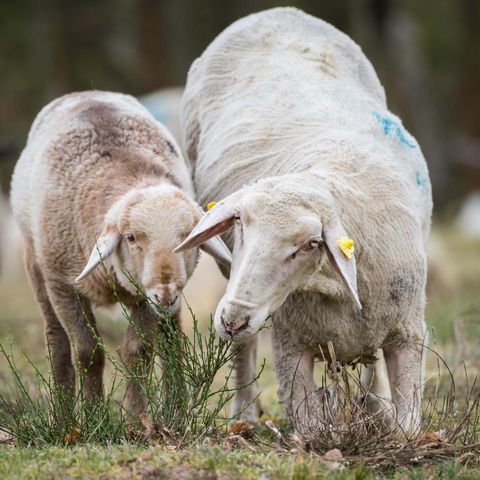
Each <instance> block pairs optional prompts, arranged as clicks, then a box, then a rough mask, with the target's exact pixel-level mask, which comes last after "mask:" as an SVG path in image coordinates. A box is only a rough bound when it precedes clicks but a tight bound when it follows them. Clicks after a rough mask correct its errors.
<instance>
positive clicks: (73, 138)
mask: <svg viewBox="0 0 480 480" xmlns="http://www.w3.org/2000/svg"><path fill="white" fill-rule="evenodd" d="M11 204H12V207H13V212H14V216H15V219H16V221H17V223H18V225H19V226H20V229H21V231H22V233H23V236H24V239H25V257H26V267H27V272H28V275H29V277H30V280H31V283H32V287H33V290H34V293H35V296H36V298H37V301H38V303H39V305H40V308H41V310H42V313H43V316H44V317H45V329H46V339H47V344H48V347H49V349H50V352H51V355H52V361H53V369H54V376H55V380H56V382H57V383H58V384H59V385H60V386H61V387H62V388H64V389H65V390H66V391H69V392H72V393H73V391H74V385H75V374H74V367H73V363H72V352H74V353H75V355H76V356H77V357H78V361H79V364H80V368H82V369H83V370H84V371H86V378H85V382H84V391H85V395H86V396H87V398H95V397H96V396H98V395H100V394H101V392H102V372H103V366H104V353H103V351H102V349H101V348H99V346H98V344H97V338H96V335H97V334H96V324H95V318H94V316H93V314H92V307H94V306H102V305H109V304H113V303H115V302H117V300H120V301H121V302H122V303H123V304H124V305H126V306H128V307H130V309H131V313H130V316H131V322H132V323H131V325H129V327H128V330H127V332H126V336H125V342H124V346H123V352H122V356H123V359H124V361H125V363H126V364H127V366H128V368H129V369H137V370H138V375H139V376H140V377H141V376H142V375H141V372H142V371H143V370H144V369H145V368H146V367H147V363H148V358H149V352H148V348H147V345H144V343H145V342H144V341H143V338H142V337H143V336H145V337H146V338H147V339H151V338H152V335H153V334H154V332H155V331H156V330H157V329H158V328H159V322H158V312H157V311H156V310H155V306H161V307H163V309H164V310H167V311H169V312H171V314H172V315H173V316H174V317H175V318H176V319H177V320H179V310H180V300H181V293H182V289H183V287H184V286H185V284H186V282H187V280H188V278H189V277H190V275H191V274H192V272H193V270H194V268H195V265H196V262H197V252H196V251H192V252H190V253H184V254H173V253H172V250H173V248H174V246H175V245H176V244H178V242H179V241H181V240H182V239H184V238H185V237H186V236H187V235H188V233H189V232H190V231H191V229H192V228H193V226H194V225H195V224H196V222H197V221H198V220H199V219H200V218H201V215H202V213H201V211H200V209H199V207H198V205H197V204H196V203H195V202H194V201H193V200H192V186H191V181H190V178H189V174H188V171H187V168H186V165H185V164H184V161H183V158H182V156H181V153H180V149H179V148H178V146H177V144H176V142H175V140H174V139H173V137H172V136H171V135H170V134H169V133H168V131H167V130H166V129H165V128H164V127H163V126H162V125H161V124H160V123H158V122H157V121H155V120H154V118H153V117H152V116H151V115H150V114H149V113H148V112H147V110H145V108H144V107H142V106H141V105H140V104H139V103H138V102H137V101H136V100H135V99H134V98H133V97H130V96H127V95H121V94H117V93H110V92H97V91H91V92H83V93H73V94H70V95H66V96H63V97H61V98H59V99H57V100H55V101H53V102H51V103H50V104H48V105H47V106H46V107H45V108H44V109H43V110H42V111H41V112H40V113H39V115H38V116H37V118H36V119H35V121H34V123H33V125H32V128H31V130H30V134H29V137H28V142H27V145H26V147H25V149H24V151H23V153H22V155H21V157H20V159H19V161H18V163H17V165H16V168H15V172H14V175H13V179H12V192H11ZM206 250H207V251H209V252H210V253H212V254H214V255H216V256H217V258H218V259H219V260H220V261H226V262H228V261H229V258H230V253H229V251H228V249H227V248H226V247H225V246H224V245H223V244H222V243H221V242H216V243H210V244H209V245H208V246H207V248H206ZM102 259H103V260H104V266H105V268H103V267H100V266H99V265H100V264H101V263H102ZM129 276H130V277H132V278H133V281H134V282H133V283H132V281H131V280H132V278H129ZM134 283H136V284H138V285H139V286H140V287H142V288H143V289H144V291H145V292H146V294H147V296H148V298H149V299H150V300H151V302H152V303H150V302H149V301H148V300H141V299H139V297H138V295H137V289H136V285H135V284H134ZM114 290H115V291H116V294H115V293H114ZM152 304H155V305H154V306H152ZM142 391H143V390H142V388H141V385H139V384H138V382H134V381H131V380H128V381H127V389H126V396H125V407H126V409H127V411H128V412H132V414H136V413H140V412H142V411H143V410H144V409H145V398H144V395H143V394H142ZM132 416H134V415H132Z"/></svg>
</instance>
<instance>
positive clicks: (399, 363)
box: [385, 345, 424, 436]
mask: <svg viewBox="0 0 480 480" xmlns="http://www.w3.org/2000/svg"><path fill="white" fill-rule="evenodd" d="M385 361H386V363H387V370H388V376H389V379H390V386H391V390H392V400H393V403H394V405H395V407H396V409H397V422H398V425H399V427H400V429H401V431H402V432H403V433H404V434H405V435H406V436H410V435H412V434H415V433H416V432H417V430H418V427H419V425H420V420H421V408H420V407H421V398H422V389H423V368H424V366H423V358H422V346H421V345H419V346H418V345H404V346H399V347H396V348H389V349H388V350H387V349H385Z"/></svg>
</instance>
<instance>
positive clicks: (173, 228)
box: [76, 183, 231, 312]
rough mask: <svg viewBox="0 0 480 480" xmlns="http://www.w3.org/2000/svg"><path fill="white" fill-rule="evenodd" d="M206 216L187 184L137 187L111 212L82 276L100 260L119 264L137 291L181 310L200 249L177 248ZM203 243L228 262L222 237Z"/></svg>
mask: <svg viewBox="0 0 480 480" xmlns="http://www.w3.org/2000/svg"><path fill="white" fill-rule="evenodd" d="M201 217H202V211H201V210H200V208H199V207H198V205H197V204H196V203H195V202H194V201H193V200H191V199H190V198H189V197H188V195H187V194H186V193H185V192H183V191H182V190H180V189H178V188H177V187H175V186H172V185H170V184H168V183H164V184H161V185H156V186H150V187H146V188H141V189H133V190H131V191H129V192H128V193H127V194H125V195H124V196H123V197H121V198H120V200H118V201H117V202H116V203H115V204H114V205H113V206H112V208H110V210H109V211H108V213H107V214H106V216H105V220H104V224H103V227H102V231H101V234H100V236H99V237H98V239H97V241H96V245H95V246H94V248H93V250H92V253H91V255H90V259H89V260H88V262H87V265H86V266H85V268H84V270H83V271H82V273H81V274H80V275H79V276H78V277H77V279H76V282H80V281H82V280H83V279H84V278H85V277H87V276H88V275H89V274H90V273H91V272H92V271H93V270H94V269H95V268H97V267H98V265H99V264H100V263H101V262H102V260H105V263H106V264H108V265H111V267H112V268H113V271H114V274H115V277H116V279H117V281H118V282H119V283H120V284H121V285H122V287H123V288H125V289H126V290H127V291H130V292H131V293H132V294H133V295H135V294H136V293H137V288H136V287H137V286H138V287H140V288H141V289H142V290H143V291H144V292H145V293H146V294H147V296H148V297H149V299H150V300H151V301H152V305H154V306H155V305H159V306H160V307H161V308H162V309H164V310H167V311H170V312H176V311H178V309H179V306H180V301H181V293H182V290H183V288H184V287H185V285H186V283H187V280H188V278H189V277H190V276H191V274H192V273H193V270H194V269H195V265H196V263H197V258H198V249H192V250H190V251H185V252H182V253H173V249H174V247H175V246H176V245H178V243H179V242H181V241H182V240H184V239H185V238H186V237H187V235H188V234H189V233H190V231H191V230H192V228H193V227H194V226H195V225H196V224H197V223H198V221H199V220H200V218H201ZM211 240H215V242H212V241H209V243H205V244H204V245H202V248H203V249H204V250H206V251H208V252H209V253H211V254H213V255H214V256H215V257H216V258H217V259H219V260H220V261H222V262H225V263H229V262H230V260H231V257H230V252H229V250H228V248H227V247H226V246H225V245H224V244H223V242H221V240H220V239H218V238H217V239H213V238H212V239H211Z"/></svg>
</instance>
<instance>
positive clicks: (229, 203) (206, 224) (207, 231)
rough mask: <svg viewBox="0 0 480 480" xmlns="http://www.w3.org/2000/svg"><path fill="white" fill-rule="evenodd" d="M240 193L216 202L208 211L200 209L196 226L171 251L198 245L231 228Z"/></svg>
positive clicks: (176, 251) (179, 250)
mask: <svg viewBox="0 0 480 480" xmlns="http://www.w3.org/2000/svg"><path fill="white" fill-rule="evenodd" d="M242 194H243V192H242V190H238V191H237V192H235V193H232V195H229V196H228V197H227V198H225V199H224V200H222V201H221V202H218V203H217V204H216V205H215V206H214V207H213V208H212V209H211V210H209V211H208V212H206V213H205V212H203V210H202V211H201V213H202V214H203V217H202V218H201V219H200V221H199V222H198V224H197V226H196V227H195V228H194V229H193V230H192V231H191V232H190V235H189V236H188V237H187V238H186V239H185V240H184V241H183V242H182V243H181V244H180V245H179V246H178V247H177V248H175V250H174V251H173V252H174V253H178V252H182V251H183V250H187V249H189V248H194V247H198V246H199V245H201V244H202V243H205V242H207V240H210V239H211V238H213V237H216V236H217V235H220V234H222V233H224V232H226V231H227V230H229V229H230V228H232V226H233V222H234V215H235V207H237V205H238V201H239V200H240V197H241V196H242ZM211 245H212V244H210V248H211ZM217 246H218V243H217ZM207 248H208V247H207Z"/></svg>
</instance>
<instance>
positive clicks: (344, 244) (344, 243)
mask: <svg viewBox="0 0 480 480" xmlns="http://www.w3.org/2000/svg"><path fill="white" fill-rule="evenodd" d="M337 245H338V246H339V247H340V250H341V251H342V252H343V253H344V254H345V256H346V257H347V258H348V259H349V260H351V259H352V257H353V251H354V250H355V242H354V241H353V240H352V239H351V238H348V237H340V238H339V239H338V240H337Z"/></svg>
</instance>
